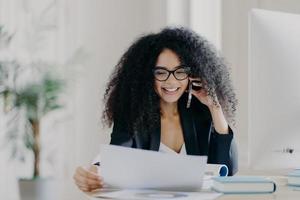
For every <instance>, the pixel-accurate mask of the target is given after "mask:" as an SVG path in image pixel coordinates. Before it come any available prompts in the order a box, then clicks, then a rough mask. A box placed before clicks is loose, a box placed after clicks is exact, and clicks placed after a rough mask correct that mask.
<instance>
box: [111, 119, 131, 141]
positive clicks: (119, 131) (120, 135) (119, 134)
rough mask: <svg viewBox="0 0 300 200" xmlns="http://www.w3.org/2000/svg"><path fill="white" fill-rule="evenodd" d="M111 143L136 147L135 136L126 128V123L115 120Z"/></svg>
mask: <svg viewBox="0 0 300 200" xmlns="http://www.w3.org/2000/svg"><path fill="white" fill-rule="evenodd" d="M110 144H112V145H119V146H124V147H134V146H135V141H134V137H133V136H132V135H130V133H129V131H128V130H127V129H126V128H125V125H124V124H123V123H120V122H118V121H115V122H114V125H113V131H112V133H111V140H110Z"/></svg>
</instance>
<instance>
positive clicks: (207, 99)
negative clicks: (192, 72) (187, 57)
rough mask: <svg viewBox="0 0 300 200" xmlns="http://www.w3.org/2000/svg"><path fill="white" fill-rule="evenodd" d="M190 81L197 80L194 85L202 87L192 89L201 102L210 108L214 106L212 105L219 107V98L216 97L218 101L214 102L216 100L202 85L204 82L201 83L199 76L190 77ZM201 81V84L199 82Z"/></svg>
mask: <svg viewBox="0 0 300 200" xmlns="http://www.w3.org/2000/svg"><path fill="white" fill-rule="evenodd" d="M189 80H190V81H195V82H194V83H192V84H193V86H196V87H199V88H200V87H201V89H199V90H194V89H193V90H192V94H193V95H194V96H195V97H196V98H197V99H198V100H199V101H200V102H201V103H203V104H204V105H206V106H207V107H209V108H212V107H219V106H220V104H219V102H218V100H217V99H216V103H217V104H215V103H214V100H213V98H212V97H211V96H209V95H208V92H207V90H205V88H204V87H202V83H201V80H200V79H199V78H189ZM199 83H200V84H199Z"/></svg>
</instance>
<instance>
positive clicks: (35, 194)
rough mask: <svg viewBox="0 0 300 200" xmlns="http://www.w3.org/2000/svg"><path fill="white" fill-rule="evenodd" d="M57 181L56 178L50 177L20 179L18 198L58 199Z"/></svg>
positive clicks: (22, 199)
mask: <svg viewBox="0 0 300 200" xmlns="http://www.w3.org/2000/svg"><path fill="white" fill-rule="evenodd" d="M58 183H59V182H58V181H57V180H56V179H51V178H37V179H20V180H19V192H20V200H56V199H59V186H58Z"/></svg>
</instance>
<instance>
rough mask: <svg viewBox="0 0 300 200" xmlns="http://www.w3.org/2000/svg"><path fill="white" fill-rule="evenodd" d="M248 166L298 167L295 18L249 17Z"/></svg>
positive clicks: (299, 54) (299, 37)
mask: <svg viewBox="0 0 300 200" xmlns="http://www.w3.org/2000/svg"><path fill="white" fill-rule="evenodd" d="M248 75H249V77H248V78H249V79H248V81H249V82H248V85H249V88H248V89H249V99H248V100H249V104H248V112H249V116H248V117H249V118H248V119H249V124H248V125H249V127H248V134H249V135H248V136H249V157H248V158H249V167H250V168H251V169H288V168H299V167H300V15H296V14H290V13H283V12H275V11H267V10H260V9H253V10H251V11H250V13H249V71H248Z"/></svg>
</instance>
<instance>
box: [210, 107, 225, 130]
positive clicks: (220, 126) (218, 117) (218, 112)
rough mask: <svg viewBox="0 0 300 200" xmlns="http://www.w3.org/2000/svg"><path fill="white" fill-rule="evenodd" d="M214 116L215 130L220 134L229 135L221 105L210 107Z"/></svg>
mask: <svg viewBox="0 0 300 200" xmlns="http://www.w3.org/2000/svg"><path fill="white" fill-rule="evenodd" d="M208 108H209V110H210V113H211V116H212V120H213V124H214V128H215V130H216V131H217V132H218V133H219V134H228V132H229V130H228V123H227V121H226V119H225V116H224V113H223V110H222V108H221V106H220V105H211V106H209V107H208Z"/></svg>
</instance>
